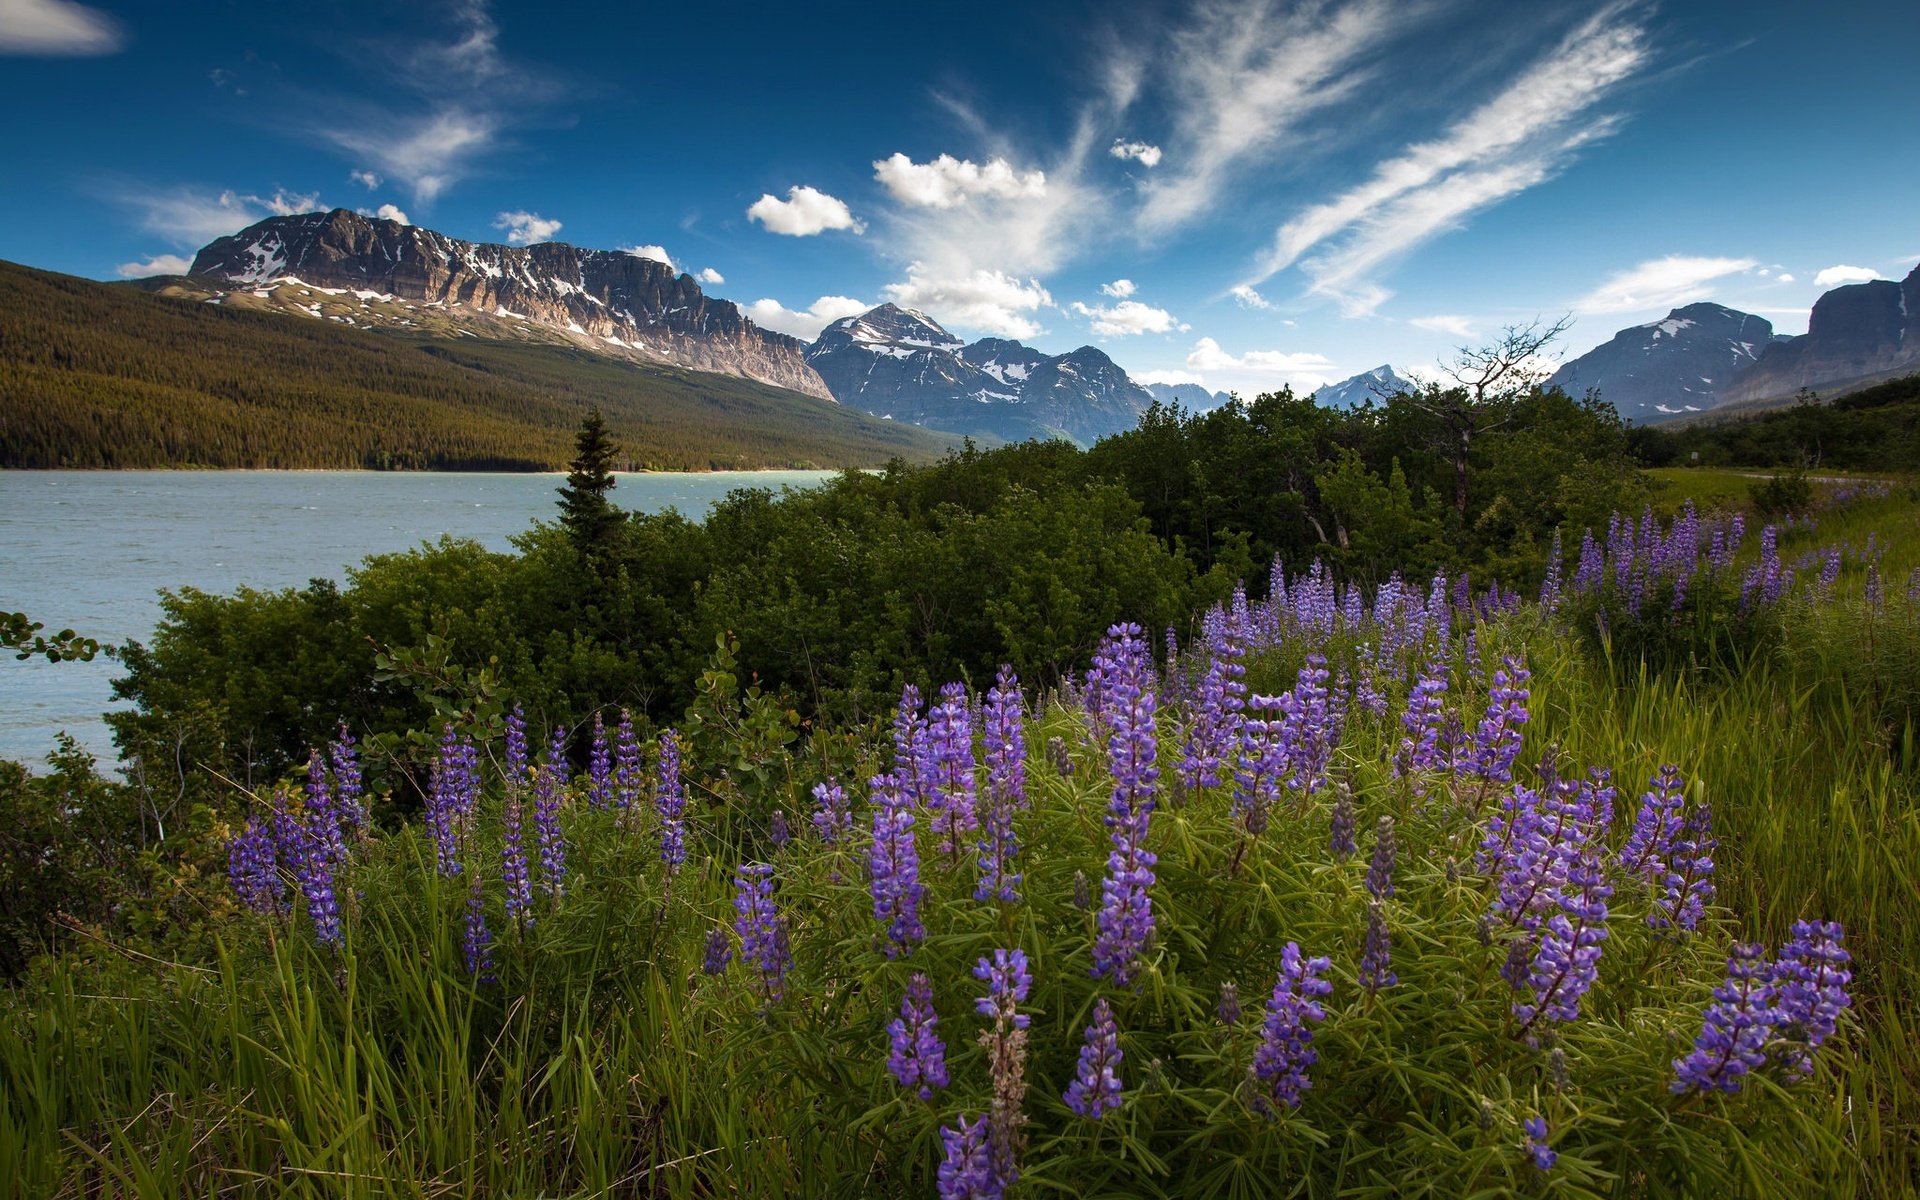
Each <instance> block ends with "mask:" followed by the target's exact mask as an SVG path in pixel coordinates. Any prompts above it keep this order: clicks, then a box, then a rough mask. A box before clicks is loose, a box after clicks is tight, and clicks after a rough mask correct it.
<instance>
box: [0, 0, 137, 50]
mask: <svg viewBox="0 0 1920 1200" xmlns="http://www.w3.org/2000/svg"><path fill="white" fill-rule="evenodd" d="M126 44H127V37H126V33H125V31H123V30H122V29H121V28H120V23H119V22H118V21H115V20H114V19H113V18H112V17H110V16H108V15H107V14H105V13H103V12H101V11H100V10H99V9H97V8H89V7H87V6H86V5H84V4H75V3H73V2H72V0H0V54H23V55H34V56H36V57H44V58H82V57H91V56H95V55H102V54H118V53H119V52H120V51H121V50H122V49H124V48H125V47H126Z"/></svg>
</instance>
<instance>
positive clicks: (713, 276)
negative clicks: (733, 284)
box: [694, 267, 727, 287]
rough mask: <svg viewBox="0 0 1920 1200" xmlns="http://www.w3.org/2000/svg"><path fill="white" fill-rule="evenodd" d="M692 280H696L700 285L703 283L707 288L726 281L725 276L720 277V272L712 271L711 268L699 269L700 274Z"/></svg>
mask: <svg viewBox="0 0 1920 1200" xmlns="http://www.w3.org/2000/svg"><path fill="white" fill-rule="evenodd" d="M694 278H695V279H698V280H699V281H700V282H701V283H704V284H706V285H708V286H709V287H712V286H714V285H716V284H722V283H725V282H726V281H727V277H726V276H725V275H722V274H721V273H720V272H718V271H716V270H714V269H713V268H712V267H701V268H700V273H699V274H698V275H695V276H694Z"/></svg>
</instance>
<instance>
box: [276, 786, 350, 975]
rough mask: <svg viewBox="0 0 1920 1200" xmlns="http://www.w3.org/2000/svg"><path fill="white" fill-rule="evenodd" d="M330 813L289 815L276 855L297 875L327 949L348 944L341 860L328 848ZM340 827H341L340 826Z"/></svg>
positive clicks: (316, 931)
mask: <svg viewBox="0 0 1920 1200" xmlns="http://www.w3.org/2000/svg"><path fill="white" fill-rule="evenodd" d="M332 821H333V816H332V813H331V811H330V810H323V811H321V812H319V813H313V812H310V811H303V812H300V813H294V812H291V811H289V812H288V813H287V814H286V819H285V822H284V824H283V825H282V826H281V830H280V832H281V837H282V838H284V841H282V840H280V839H279V838H277V839H276V843H277V844H276V846H275V852H276V853H277V854H278V855H279V857H280V860H281V862H283V863H284V864H286V866H287V868H288V870H289V871H291V872H292V874H293V880H294V884H295V886H297V887H298V888H299V890H300V895H301V898H302V899H304V900H305V901H306V903H307V916H308V917H309V918H311V919H312V921H313V936H314V938H315V940H317V941H318V942H319V943H320V944H321V945H323V946H339V945H342V944H343V943H344V942H345V941H346V934H345V931H344V929H343V928H342V926H341V923H340V903H339V899H338V897H337V896H336V894H335V892H334V868H335V866H337V865H338V860H336V859H335V858H334V856H333V853H332V851H331V850H330V849H329V848H328V845H327V831H326V828H325V824H326V823H329V822H332ZM336 828H337V827H336Z"/></svg>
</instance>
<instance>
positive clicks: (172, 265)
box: [114, 254, 193, 279]
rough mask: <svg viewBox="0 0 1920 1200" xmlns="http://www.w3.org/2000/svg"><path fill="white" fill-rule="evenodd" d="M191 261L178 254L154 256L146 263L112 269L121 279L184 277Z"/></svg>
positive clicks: (129, 263)
mask: <svg viewBox="0 0 1920 1200" xmlns="http://www.w3.org/2000/svg"><path fill="white" fill-rule="evenodd" d="M192 266H193V260H192V259H190V258H182V257H181V256H180V255H178V254H156V255H154V256H153V257H152V258H150V259H148V260H147V261H146V262H123V263H121V264H120V265H119V266H117V267H115V268H114V272H115V273H116V274H118V275H119V276H120V278H122V279H145V278H146V277H147V276H149V275H185V274H186V273H187V270H188V268H190V267H192Z"/></svg>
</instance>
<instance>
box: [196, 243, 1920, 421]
mask: <svg viewBox="0 0 1920 1200" xmlns="http://www.w3.org/2000/svg"><path fill="white" fill-rule="evenodd" d="M191 274H192V277H193V279H195V280H197V281H199V283H200V284H201V285H202V286H207V285H211V288H212V290H211V294H209V295H206V296H205V297H204V298H205V299H207V300H208V301H209V302H212V303H220V304H236V305H242V306H255V307H264V308H269V309H274V310H277V311H282V312H286V313H289V314H294V315H301V316H307V317H313V318H319V319H323V320H329V321H336V322H340V323H342V324H347V325H353V326H358V327H362V328H393V329H402V330H407V331H410V332H414V333H420V334H426V335H429V336H442V337H449V338H459V337H479V338H490V339H499V340H507V341H538V342H550V343H560V344H566V345H572V346H575V347H578V348H580V349H583V350H588V351H591V352H593V353H595V354H603V355H608V356H612V357H616V358H627V359H632V360H638V361H644V362H654V363H664V364H671V365H676V366H683V367H689V368H692V369H694V370H698V371H712V372H716V373H719V374H723V375H734V376H739V377H743V378H747V379H752V380H756V381H758V382H761V383H768V384H773V385H775V386H778V387H784V388H788V389H791V390H793V391H798V392H803V393H806V394H809V395H813V396H818V397H822V398H827V399H832V400H836V401H838V402H839V403H842V404H846V405H849V406H851V407H854V408H858V409H860V410H862V411H864V412H868V413H872V414H874V415H876V416H880V417H884V418H887V419H890V420H894V421H902V422H907V423H911V424H915V425H921V426H925V427H927V428H929V429H933V430H937V431H941V432H944V433H950V434H959V435H964V436H970V437H981V438H986V439H1005V440H1013V441H1017V440H1022V439H1026V438H1031V437H1064V438H1067V439H1070V440H1072V441H1075V442H1077V443H1080V444H1082V445H1086V444H1089V443H1091V442H1093V441H1096V440H1098V439H1099V438H1102V437H1105V436H1108V435H1110V434H1114V433H1118V432H1121V431H1123V430H1126V429H1130V428H1132V427H1133V426H1134V424H1135V423H1136V422H1137V421H1138V419H1139V416H1140V414H1141V413H1142V412H1144V411H1145V410H1146V409H1147V407H1148V406H1149V405H1150V404H1152V403H1154V402H1155V401H1158V402H1160V403H1162V404H1178V405H1179V406H1180V407H1182V408H1183V409H1185V410H1187V411H1190V412H1202V411H1206V410H1208V409H1211V408H1215V407H1218V406H1219V405H1220V404H1223V403H1226V402H1227V401H1228V399H1230V397H1229V396H1228V395H1227V394H1226V393H1224V392H1209V391H1208V390H1207V389H1206V388H1204V387H1202V386H1199V385H1198V384H1191V383H1188V384H1165V383H1155V384H1150V385H1142V384H1141V383H1139V382H1137V381H1135V380H1134V379H1133V378H1132V377H1131V376H1129V375H1128V374H1127V372H1126V371H1125V370H1123V369H1122V368H1121V367H1120V366H1119V365H1118V364H1117V363H1115V362H1114V361H1113V359H1112V358H1110V357H1109V356H1108V355H1107V354H1106V353H1105V352H1104V351H1102V350H1100V349H1099V348H1097V347H1094V346H1082V347H1080V348H1078V349H1076V350H1072V351H1069V352H1068V353H1065V354H1058V355H1048V354H1045V353H1043V352H1041V351H1039V350H1036V349H1034V348H1032V347H1030V346H1026V345H1024V344H1022V343H1020V342H1017V341H1011V340H1008V339H1005V338H993V337H989V338H982V339H980V340H978V341H975V342H965V341H963V340H962V339H961V338H959V337H957V336H955V335H954V334H952V333H951V332H949V331H948V330H947V329H945V328H944V327H943V326H941V325H940V323H939V322H938V321H937V320H935V319H934V318H933V317H931V316H929V315H928V314H926V313H923V312H919V311H916V310H913V309H909V308H902V307H900V306H897V305H894V304H882V305H879V306H878V307H876V308H873V309H870V310H868V311H866V312H864V313H861V314H859V315H857V316H852V317H846V318H843V319H841V320H838V321H835V322H834V323H833V324H831V325H829V326H827V327H826V329H825V330H823V331H822V332H821V334H820V336H819V337H818V338H816V339H815V340H814V341H813V342H812V343H806V342H802V341H800V340H799V339H797V338H793V337H789V336H787V335H785V334H780V333H773V332H770V331H768V330H765V329H762V328H760V327H759V326H758V325H756V324H755V323H754V322H753V321H752V320H751V319H749V318H748V317H747V316H746V315H745V313H743V312H742V310H741V309H740V308H739V306H737V305H735V304H734V303H733V302H731V301H728V300H722V299H718V298H715V297H710V296H708V295H707V294H706V293H705V292H704V291H703V290H702V289H701V287H700V285H699V283H698V282H697V281H696V280H695V279H694V277H693V276H691V275H686V274H680V273H678V272H676V271H675V270H674V268H673V267H671V266H670V265H668V264H665V263H662V262H658V261H655V260H654V259H652V258H645V257H641V256H639V255H638V254H635V253H629V252H627V251H618V250H583V249H580V248H578V247H574V246H571V245H568V244H566V243H563V242H541V243H537V244H535V245H531V246H506V245H499V244H495V243H484V242H467V241H462V240H461V239H458V238H452V237H448V236H446V235H444V234H440V233H436V232H434V231H433V230H430V229H423V228H420V227H418V226H413V225H404V224H401V223H399V222H397V221H390V220H385V219H382V218H378V217H367V216H364V215H361V214H358V213H355V212H352V211H349V210H347V209H334V210H332V211H331V212H324V213H305V214H299V215H295V216H282V217H271V218H268V219H267V220H264V221H261V222H259V223H257V224H255V225H252V226H250V227H248V228H247V229H244V230H242V231H240V232H239V233H237V234H233V235H231V236H229V237H225V238H220V239H217V240H216V241H214V242H212V243H210V244H209V245H208V246H206V247H205V248H204V249H202V250H201V251H200V253H199V254H198V255H196V256H195V258H194V261H193V266H192V268H191ZM1915 314H1920V267H1916V268H1915V270H1914V272H1913V273H1912V274H1911V275H1909V276H1908V277H1907V279H1906V281H1905V282H1904V283H1894V282H1892V281H1889V280H1876V281H1873V282H1870V283H1860V284H1851V285H1848V286H1845V287H1841V288H1837V289H1834V290H1833V291H1831V292H1828V293H1827V294H1826V295H1824V296H1822V297H1821V299H1820V301H1819V302H1818V303H1817V304H1816V305H1815V307H1814V311H1813V315H1812V319H1811V322H1810V325H1809V330H1808V333H1807V334H1806V335H1804V336H1802V337H1798V338H1784V337H1778V336H1776V335H1775V334H1774V333H1773V327H1772V325H1771V324H1770V323H1769V322H1767V321H1766V320H1765V319H1764V318H1761V317H1758V316H1754V315H1753V314H1751V313H1743V312H1739V311H1737V310H1734V309H1730V308H1726V307H1724V306H1722V305H1718V304H1710V303H1700V304H1690V305H1687V306H1685V307H1682V308H1677V309H1674V310H1673V311H1672V312H1671V313H1669V314H1668V315H1667V316H1666V317H1664V318H1662V319H1661V320H1658V321H1651V322H1648V323H1646V324H1644V325H1636V326H1633V327H1632V328H1629V329H1624V330H1621V331H1620V332H1619V333H1617V334H1616V335H1615V336H1614V337H1613V338H1612V339H1611V340H1610V341H1608V342H1606V343H1604V344H1602V345H1600V346H1598V347H1595V348H1594V349H1593V350H1590V351H1588V352H1587V353H1585V354H1583V355H1581V356H1579V357H1578V358H1575V359H1573V360H1571V361H1569V362H1567V363H1566V364H1565V365H1563V366H1562V367H1561V368H1560V369H1559V370H1558V371H1556V372H1555V373H1554V375H1553V376H1552V377H1551V378H1550V380H1549V383H1551V384H1553V385H1555V386H1559V387H1561V388H1563V389H1565V390H1566V391H1568V392H1570V393H1573V394H1580V393H1583V392H1589V391H1591V392H1595V393H1597V394H1598V395H1599V396H1600V398H1601V399H1603V400H1606V401H1608V402H1609V403H1611V404H1613V405H1614V407H1615V408H1616V409H1617V410H1618V411H1619V412H1620V414H1621V415H1622V416H1623V417H1625V418H1626V419H1628V420H1630V421H1637V422H1654V421H1660V420H1665V419H1667V418H1670V417H1675V416H1680V415H1684V414H1689V413H1697V412H1703V411H1707V410H1709V409H1712V408H1714V407H1716V406H1718V405H1720V404H1723V403H1741V404H1754V403H1759V404H1764V403H1766V402H1769V401H1771V400H1777V399H1780V398H1785V397H1790V396H1791V395H1793V394H1794V393H1795V392H1796V391H1798V390H1799V389H1801V388H1814V389H1817V390H1828V391H1832V390H1844V389H1847V388H1851V387H1857V386H1863V385H1865V384H1868V383H1872V382H1876V381H1878V380H1881V379H1887V378H1892V377H1894V376H1897V375H1899V374H1903V373H1906V372H1909V371H1914V370H1920V333H1915V332H1914V327H1915V325H1916V323H1917V322H1920V317H1916V315H1915ZM1412 390H1417V389H1416V385H1415V384H1414V383H1412V382H1411V381H1410V380H1409V379H1408V378H1407V377H1406V376H1404V375H1403V374H1402V373H1401V372H1399V371H1397V370H1395V369H1394V368H1393V367H1392V366H1390V365H1385V364H1383V365H1381V366H1379V367H1375V368H1374V369H1372V370H1370V371H1365V372H1362V373H1360V374H1358V375H1355V376H1352V377H1351V378H1349V379H1346V380H1343V381H1341V382H1339V383H1335V384H1329V385H1327V386H1325V387H1322V388H1320V389H1319V390H1318V391H1316V392H1315V393H1314V398H1315V400H1316V401H1318V402H1319V403H1321V404H1323V405H1327V406H1329V407H1337V408H1351V407H1355V406H1357V405H1360V404H1364V403H1367V402H1369V401H1378V400H1381V399H1384V398H1386V397H1387V396H1391V395H1394V394H1396V393H1398V392H1402V391H1412Z"/></svg>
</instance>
